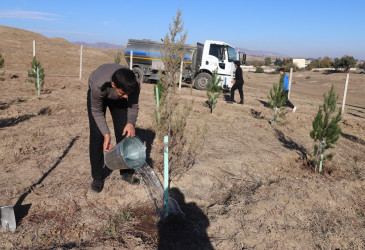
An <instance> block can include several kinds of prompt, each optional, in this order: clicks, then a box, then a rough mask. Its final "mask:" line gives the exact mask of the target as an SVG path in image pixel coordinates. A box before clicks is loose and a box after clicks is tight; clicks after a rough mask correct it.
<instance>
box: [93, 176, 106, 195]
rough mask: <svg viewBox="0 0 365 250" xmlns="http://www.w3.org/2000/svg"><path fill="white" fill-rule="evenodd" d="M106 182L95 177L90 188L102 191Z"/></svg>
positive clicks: (98, 191)
mask: <svg viewBox="0 0 365 250" xmlns="http://www.w3.org/2000/svg"><path fill="white" fill-rule="evenodd" d="M103 187H104V182H103V181H102V180H99V179H94V180H93V182H91V185H90V188H91V190H93V191H95V192H97V193H100V192H101V190H103Z"/></svg>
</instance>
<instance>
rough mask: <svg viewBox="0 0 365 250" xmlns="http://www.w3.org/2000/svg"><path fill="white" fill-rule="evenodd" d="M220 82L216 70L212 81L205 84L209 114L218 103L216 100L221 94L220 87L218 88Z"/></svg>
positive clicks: (220, 79)
mask: <svg viewBox="0 0 365 250" xmlns="http://www.w3.org/2000/svg"><path fill="white" fill-rule="evenodd" d="M221 81H222V78H221V77H218V69H216V70H214V71H213V75H212V80H211V81H209V82H208V84H207V96H208V105H209V108H210V112H211V113H213V109H214V107H215V105H216V104H217V102H218V98H219V96H220V95H221V94H222V87H221V86H219V83H220V82H221Z"/></svg>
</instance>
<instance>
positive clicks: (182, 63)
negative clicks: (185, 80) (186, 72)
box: [179, 60, 184, 90]
mask: <svg viewBox="0 0 365 250" xmlns="http://www.w3.org/2000/svg"><path fill="white" fill-rule="evenodd" d="M183 65H184V60H182V61H181V65H180V78H179V90H181V81H182V73H183Z"/></svg>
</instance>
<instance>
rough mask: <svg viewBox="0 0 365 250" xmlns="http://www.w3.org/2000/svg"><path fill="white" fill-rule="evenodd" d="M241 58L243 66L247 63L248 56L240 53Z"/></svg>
mask: <svg viewBox="0 0 365 250" xmlns="http://www.w3.org/2000/svg"><path fill="white" fill-rule="evenodd" d="M239 56H240V62H241V64H245V63H246V54H245V53H242V54H241V53H240V54H239Z"/></svg>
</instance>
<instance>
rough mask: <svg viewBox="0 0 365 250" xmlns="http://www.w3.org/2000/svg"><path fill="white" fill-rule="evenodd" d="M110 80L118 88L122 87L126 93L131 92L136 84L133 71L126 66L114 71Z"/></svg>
mask: <svg viewBox="0 0 365 250" xmlns="http://www.w3.org/2000/svg"><path fill="white" fill-rule="evenodd" d="M112 82H114V84H115V86H116V87H117V88H118V89H122V90H123V91H124V92H126V93H130V92H132V91H133V90H134V89H135V88H136V87H137V86H138V82H137V80H136V76H135V75H134V72H133V71H132V70H130V69H128V68H121V69H118V70H117V71H115V72H114V74H113V76H112Z"/></svg>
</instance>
